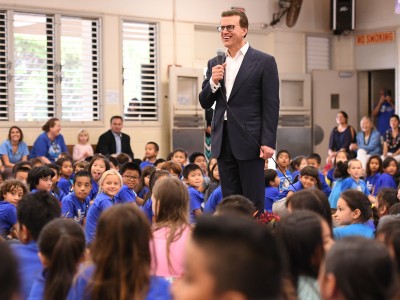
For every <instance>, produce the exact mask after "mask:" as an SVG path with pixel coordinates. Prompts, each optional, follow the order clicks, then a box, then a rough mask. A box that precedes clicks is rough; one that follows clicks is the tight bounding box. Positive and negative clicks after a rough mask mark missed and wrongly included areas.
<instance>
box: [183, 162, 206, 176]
mask: <svg viewBox="0 0 400 300" xmlns="http://www.w3.org/2000/svg"><path fill="white" fill-rule="evenodd" d="M196 170H200V172H201V173H202V174H203V170H202V169H201V168H200V167H199V166H198V165H196V164H188V165H187V166H186V167H185V168H184V169H183V171H182V177H183V178H185V179H188V178H189V174H190V173H191V172H194V171H196Z"/></svg>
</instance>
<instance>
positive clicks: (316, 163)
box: [307, 153, 331, 197]
mask: <svg viewBox="0 0 400 300" xmlns="http://www.w3.org/2000/svg"><path fill="white" fill-rule="evenodd" d="M307 163H308V165H309V166H313V167H315V168H316V169H317V170H318V176H319V181H320V183H321V190H322V191H323V192H324V193H325V195H326V196H327V197H329V194H330V193H331V188H330V187H329V185H328V184H327V183H326V180H325V176H324V174H322V172H320V171H319V168H320V167H321V156H320V155H319V154H318V153H311V154H310V155H309V156H308V157H307Z"/></svg>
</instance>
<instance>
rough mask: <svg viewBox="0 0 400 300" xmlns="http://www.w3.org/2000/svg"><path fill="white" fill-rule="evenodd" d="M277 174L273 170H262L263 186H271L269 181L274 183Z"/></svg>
mask: <svg viewBox="0 0 400 300" xmlns="http://www.w3.org/2000/svg"><path fill="white" fill-rule="evenodd" d="M276 176H278V173H277V172H276V171H275V170H274V169H266V170H264V186H265V187H268V186H271V181H274V180H275V178H276Z"/></svg>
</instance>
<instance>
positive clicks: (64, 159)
mask: <svg viewBox="0 0 400 300" xmlns="http://www.w3.org/2000/svg"><path fill="white" fill-rule="evenodd" d="M66 161H68V162H70V163H71V166H72V159H70V158H68V157H61V158H59V159H57V160H56V161H55V164H56V165H57V166H59V167H60V171H61V168H62V165H63V164H64V163H65V162H66Z"/></svg>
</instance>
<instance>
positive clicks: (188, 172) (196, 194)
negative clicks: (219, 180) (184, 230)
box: [182, 164, 204, 223]
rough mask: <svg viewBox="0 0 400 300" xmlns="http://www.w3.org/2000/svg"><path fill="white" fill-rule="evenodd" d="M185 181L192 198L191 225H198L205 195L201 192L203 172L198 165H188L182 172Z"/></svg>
mask: <svg viewBox="0 0 400 300" xmlns="http://www.w3.org/2000/svg"><path fill="white" fill-rule="evenodd" d="M182 175H183V180H184V181H185V183H186V184H187V186H188V191H189V198H190V214H189V219H190V223H196V219H197V218H198V217H199V216H200V215H201V214H202V207H201V205H202V203H203V202H204V197H203V194H202V193H201V192H200V191H199V190H200V188H201V187H202V185H203V172H202V170H201V168H200V167H199V166H198V165H196V164H188V165H187V166H186V167H185V168H184V169H183V172H182Z"/></svg>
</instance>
